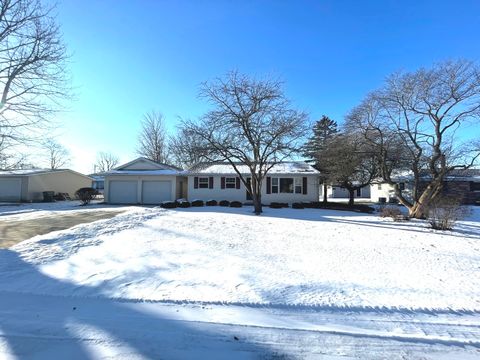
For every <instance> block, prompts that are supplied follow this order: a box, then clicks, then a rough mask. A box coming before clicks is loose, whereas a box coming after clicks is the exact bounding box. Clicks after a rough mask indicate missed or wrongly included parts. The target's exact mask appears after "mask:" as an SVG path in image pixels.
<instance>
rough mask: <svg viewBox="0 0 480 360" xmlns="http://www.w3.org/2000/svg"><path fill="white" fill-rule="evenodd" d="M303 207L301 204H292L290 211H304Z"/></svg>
mask: <svg viewBox="0 0 480 360" xmlns="http://www.w3.org/2000/svg"><path fill="white" fill-rule="evenodd" d="M304 208H305V207H304V206H303V203H298V202H296V203H293V204H292V209H304Z"/></svg>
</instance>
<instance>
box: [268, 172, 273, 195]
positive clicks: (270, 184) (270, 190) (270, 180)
mask: <svg viewBox="0 0 480 360" xmlns="http://www.w3.org/2000/svg"><path fill="white" fill-rule="evenodd" d="M271 193H272V178H271V177H270V176H267V194H271Z"/></svg>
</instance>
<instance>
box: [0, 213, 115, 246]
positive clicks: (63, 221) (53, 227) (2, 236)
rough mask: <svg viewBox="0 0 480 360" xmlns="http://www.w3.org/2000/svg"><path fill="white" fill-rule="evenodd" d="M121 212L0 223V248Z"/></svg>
mask: <svg viewBox="0 0 480 360" xmlns="http://www.w3.org/2000/svg"><path fill="white" fill-rule="evenodd" d="M122 212H123V211H121V210H111V211H99V212H92V211H88V212H87V211H85V212H75V213H73V214H58V215H51V216H43V217H40V218H36V219H28V220H10V221H8V220H7V221H0V248H9V247H10V246H13V245H15V244H17V243H19V242H21V241H23V240H27V239H30V238H31V237H33V236H36V235H43V234H48V233H49V232H52V231H58V230H65V229H69V228H71V227H73V226H75V225H78V224H85V223H90V222H93V221H97V220H101V219H109V218H112V217H114V216H115V215H118V214H120V213H122Z"/></svg>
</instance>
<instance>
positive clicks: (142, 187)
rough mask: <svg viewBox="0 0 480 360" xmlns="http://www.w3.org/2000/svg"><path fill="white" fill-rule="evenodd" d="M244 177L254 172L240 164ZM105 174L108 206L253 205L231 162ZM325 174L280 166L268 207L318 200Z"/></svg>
mask: <svg viewBox="0 0 480 360" xmlns="http://www.w3.org/2000/svg"><path fill="white" fill-rule="evenodd" d="M238 169H239V170H240V173H241V174H242V176H245V177H248V174H249V171H248V168H247V167H246V166H244V165H239V166H238ZM104 175H105V192H104V196H105V201H106V202H108V203H111V204H161V203H162V202H164V201H173V200H176V199H180V198H185V199H188V200H190V201H192V200H195V199H201V200H217V201H220V200H229V201H234V200H235V201H240V202H242V203H248V202H251V199H250V198H249V196H248V193H247V190H246V187H245V186H244V184H243V183H242V182H241V181H240V178H239V176H238V175H237V173H236V172H235V171H234V169H233V167H232V166H231V165H229V164H225V163H215V164H199V165H197V166H195V167H193V168H192V169H190V170H188V171H182V170H180V169H178V168H175V167H173V166H169V165H166V164H159V163H156V162H153V161H151V160H147V159H145V158H138V159H135V160H133V161H131V162H129V163H127V164H124V165H121V166H119V167H117V168H115V169H114V170H111V171H109V172H107V173H105V174H104ZM318 198H319V172H318V171H317V170H315V169H314V168H313V167H311V166H310V165H308V164H306V163H304V162H285V163H281V164H277V165H275V166H274V167H273V168H272V169H271V170H270V171H269V173H268V176H267V177H266V178H265V181H264V183H263V186H262V203H264V204H266V205H268V204H270V203H272V202H286V203H293V202H302V201H318Z"/></svg>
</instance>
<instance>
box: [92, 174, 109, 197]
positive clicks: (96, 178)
mask: <svg viewBox="0 0 480 360" xmlns="http://www.w3.org/2000/svg"><path fill="white" fill-rule="evenodd" d="M88 176H89V177H91V178H92V179H93V180H92V188H93V189H95V190H97V191H98V192H99V193H100V194H103V190H104V189H105V174H104V173H95V174H90V175H88Z"/></svg>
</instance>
